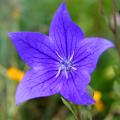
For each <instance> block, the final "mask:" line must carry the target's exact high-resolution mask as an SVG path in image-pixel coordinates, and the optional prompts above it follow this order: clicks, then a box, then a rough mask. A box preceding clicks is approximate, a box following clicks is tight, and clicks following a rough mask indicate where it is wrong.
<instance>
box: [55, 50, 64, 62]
mask: <svg viewBox="0 0 120 120" xmlns="http://www.w3.org/2000/svg"><path fill="white" fill-rule="evenodd" d="M56 54H57V56H58V57H59V58H60V59H61V60H63V58H62V57H61V56H60V55H59V54H58V52H57V51H56Z"/></svg>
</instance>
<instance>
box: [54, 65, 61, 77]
mask: <svg viewBox="0 0 120 120" xmlns="http://www.w3.org/2000/svg"><path fill="white" fill-rule="evenodd" d="M60 72H61V67H59V69H58V72H57V74H56V76H55V77H56V78H57V77H58V76H59V75H60Z"/></svg>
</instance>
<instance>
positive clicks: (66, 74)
mask: <svg viewBox="0 0 120 120" xmlns="http://www.w3.org/2000/svg"><path fill="white" fill-rule="evenodd" d="M65 76H66V79H68V73H67V71H66V70H65Z"/></svg>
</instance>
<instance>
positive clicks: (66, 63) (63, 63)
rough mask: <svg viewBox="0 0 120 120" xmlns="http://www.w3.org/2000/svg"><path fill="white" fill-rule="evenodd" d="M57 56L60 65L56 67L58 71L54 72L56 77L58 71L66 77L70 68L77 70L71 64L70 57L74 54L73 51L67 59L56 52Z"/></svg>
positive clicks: (58, 73)
mask: <svg viewBox="0 0 120 120" xmlns="http://www.w3.org/2000/svg"><path fill="white" fill-rule="evenodd" d="M56 54H57V56H58V57H59V58H60V65H59V68H58V72H57V74H56V77H58V76H59V75H60V73H61V72H62V73H64V74H65V76H66V79H68V73H69V72H70V70H71V69H73V70H77V69H76V68H75V67H74V66H73V65H72V59H73V56H74V52H73V54H72V55H71V57H70V58H69V59H68V60H67V59H63V58H62V57H61V56H60V55H59V54H58V53H57V52H56Z"/></svg>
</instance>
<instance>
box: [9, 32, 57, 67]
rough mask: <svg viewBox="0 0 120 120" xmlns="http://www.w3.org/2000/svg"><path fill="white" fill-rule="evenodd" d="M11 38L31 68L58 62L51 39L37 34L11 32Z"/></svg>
mask: <svg viewBox="0 0 120 120" xmlns="http://www.w3.org/2000/svg"><path fill="white" fill-rule="evenodd" d="M9 37H10V38H11V40H12V42H13V44H14V45H15V47H16V49H17V51H18V53H19V55H20V56H21V58H22V59H23V60H24V61H25V62H26V63H27V64H28V65H29V66H31V67H35V66H39V65H41V64H44V65H51V64H56V62H58V60H57V58H56V57H57V56H56V53H55V51H54V49H53V48H52V47H53V46H52V42H51V41H50V40H49V38H48V37H47V36H45V35H43V34H41V33H37V32H10V33H9Z"/></svg>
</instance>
